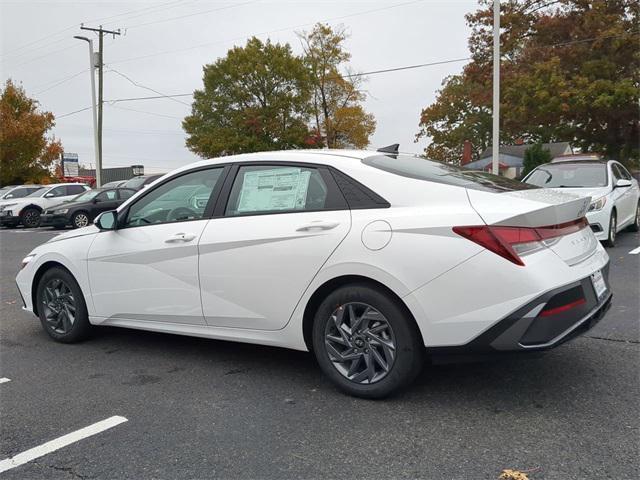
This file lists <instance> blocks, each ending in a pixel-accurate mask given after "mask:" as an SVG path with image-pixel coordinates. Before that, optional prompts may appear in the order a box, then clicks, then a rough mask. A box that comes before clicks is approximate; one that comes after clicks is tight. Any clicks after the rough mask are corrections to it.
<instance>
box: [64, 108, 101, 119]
mask: <svg viewBox="0 0 640 480" xmlns="http://www.w3.org/2000/svg"><path fill="white" fill-rule="evenodd" d="M91 108H93V107H85V108H81V109H80V110H74V111H73V112H69V113H65V114H64V115H56V120H57V119H60V118H64V117H70V116H71V115H75V114H76V113H80V112H86V111H87V110H89V109H91Z"/></svg>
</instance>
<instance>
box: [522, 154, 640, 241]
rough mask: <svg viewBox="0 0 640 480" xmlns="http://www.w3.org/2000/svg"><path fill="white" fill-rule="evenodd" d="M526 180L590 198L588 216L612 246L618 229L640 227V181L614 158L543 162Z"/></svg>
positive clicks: (591, 223) (597, 231) (636, 229)
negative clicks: (639, 184) (639, 185)
mask: <svg viewBox="0 0 640 480" xmlns="http://www.w3.org/2000/svg"><path fill="white" fill-rule="evenodd" d="M522 181H523V182H525V183H530V184H532V185H537V186H538V187H543V188H552V189H558V190H561V191H563V192H566V193H573V194H576V195H579V196H581V197H591V204H590V206H589V211H588V212H587V219H588V220H589V224H590V225H591V229H592V230H593V232H594V233H595V235H596V238H597V239H598V240H600V241H602V242H604V244H605V245H606V246H608V247H613V246H614V244H615V241H616V235H617V233H618V232H619V231H621V230H623V229H624V228H627V227H629V228H630V229H631V230H632V231H635V232H637V231H638V229H639V228H640V188H638V181H637V180H636V179H635V178H633V177H632V176H631V174H630V173H629V172H628V171H627V169H626V168H625V167H624V165H622V164H621V163H619V162H616V161H615V160H578V161H575V160H574V161H563V162H558V163H547V164H545V165H540V166H539V167H537V168H536V169H535V170H533V171H532V172H531V173H530V174H529V175H527V176H526V177H525V178H524V179H523V180H522Z"/></svg>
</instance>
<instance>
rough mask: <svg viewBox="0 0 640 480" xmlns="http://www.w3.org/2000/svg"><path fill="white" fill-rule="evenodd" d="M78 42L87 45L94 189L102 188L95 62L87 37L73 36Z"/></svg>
mask: <svg viewBox="0 0 640 480" xmlns="http://www.w3.org/2000/svg"><path fill="white" fill-rule="evenodd" d="M73 38H77V39H78V40H84V41H85V42H87V43H88V44H89V71H90V76H91V118H92V119H93V151H94V155H95V158H96V187H98V188H100V187H101V186H102V152H101V151H100V148H99V145H98V121H97V117H98V113H97V111H96V76H95V60H94V53H93V41H92V40H91V39H89V38H87V37H80V36H77V35H76V36H74V37H73Z"/></svg>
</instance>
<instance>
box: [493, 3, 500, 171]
mask: <svg viewBox="0 0 640 480" xmlns="http://www.w3.org/2000/svg"><path fill="white" fill-rule="evenodd" d="M491 159H492V171H493V174H494V175H498V174H499V173H500V169H499V160H500V0H493V140H492V145H491Z"/></svg>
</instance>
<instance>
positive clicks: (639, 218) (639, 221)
mask: <svg viewBox="0 0 640 480" xmlns="http://www.w3.org/2000/svg"><path fill="white" fill-rule="evenodd" d="M629 230H630V231H632V232H637V231H638V230H640V202H638V205H636V217H635V219H634V221H633V223H632V224H631V225H629Z"/></svg>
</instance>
